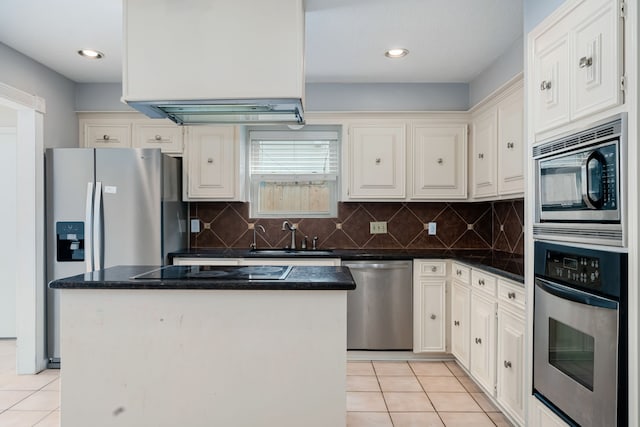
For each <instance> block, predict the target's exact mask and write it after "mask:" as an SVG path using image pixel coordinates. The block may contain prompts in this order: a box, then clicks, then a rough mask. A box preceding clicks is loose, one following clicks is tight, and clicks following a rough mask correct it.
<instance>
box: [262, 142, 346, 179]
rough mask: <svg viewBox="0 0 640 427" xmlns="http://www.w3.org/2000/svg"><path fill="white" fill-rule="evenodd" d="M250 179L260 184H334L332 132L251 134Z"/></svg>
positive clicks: (335, 151) (335, 148)
mask: <svg viewBox="0 0 640 427" xmlns="http://www.w3.org/2000/svg"><path fill="white" fill-rule="evenodd" d="M250 138H251V162H250V174H251V179H252V180H253V179H260V180H263V181H297V180H307V181H309V180H311V181H326V180H331V181H335V180H336V179H337V177H338V138H337V133H336V132H304V133H302V132H295V135H288V134H287V132H269V131H261V132H251V136H250Z"/></svg>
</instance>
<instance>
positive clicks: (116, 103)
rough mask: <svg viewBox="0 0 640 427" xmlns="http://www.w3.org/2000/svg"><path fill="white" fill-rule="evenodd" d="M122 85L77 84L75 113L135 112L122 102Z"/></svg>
mask: <svg viewBox="0 0 640 427" xmlns="http://www.w3.org/2000/svg"><path fill="white" fill-rule="evenodd" d="M121 96H122V83H78V84H77V85H76V110H77V111H124V112H132V111H136V110H134V109H133V108H131V107H129V106H128V105H127V104H125V103H124V102H121V101H120V97H121Z"/></svg>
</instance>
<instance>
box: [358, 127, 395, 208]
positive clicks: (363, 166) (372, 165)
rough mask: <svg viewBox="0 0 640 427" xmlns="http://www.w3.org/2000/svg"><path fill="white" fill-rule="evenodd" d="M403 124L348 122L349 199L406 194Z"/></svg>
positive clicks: (389, 197)
mask: <svg viewBox="0 0 640 427" xmlns="http://www.w3.org/2000/svg"><path fill="white" fill-rule="evenodd" d="M406 127H407V126H406V124H405V123H404V122H394V123H390V122H385V121H384V120H378V121H376V122H368V123H357V124H355V123H353V124H350V125H349V131H348V133H349V141H348V169H347V176H348V178H347V179H348V191H347V192H348V198H349V199H404V198H405V197H406V189H405V187H406V186H405V166H406V150H407V145H406Z"/></svg>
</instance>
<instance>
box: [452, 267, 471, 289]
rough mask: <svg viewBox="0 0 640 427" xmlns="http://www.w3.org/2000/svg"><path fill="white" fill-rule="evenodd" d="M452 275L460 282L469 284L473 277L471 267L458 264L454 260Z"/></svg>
mask: <svg viewBox="0 0 640 427" xmlns="http://www.w3.org/2000/svg"><path fill="white" fill-rule="evenodd" d="M451 277H453V279H454V280H457V281H458V282H462V283H465V284H467V285H468V284H469V283H470V282H469V280H470V278H471V269H470V268H469V267H467V266H466V265H462V264H458V263H457V262H454V263H452V264H451Z"/></svg>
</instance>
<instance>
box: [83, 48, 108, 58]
mask: <svg viewBox="0 0 640 427" xmlns="http://www.w3.org/2000/svg"><path fill="white" fill-rule="evenodd" d="M78 55H80V56H84V57H85V58H89V59H101V58H103V57H104V53H102V52H99V51H97V50H93V49H80V50H79V51H78Z"/></svg>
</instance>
